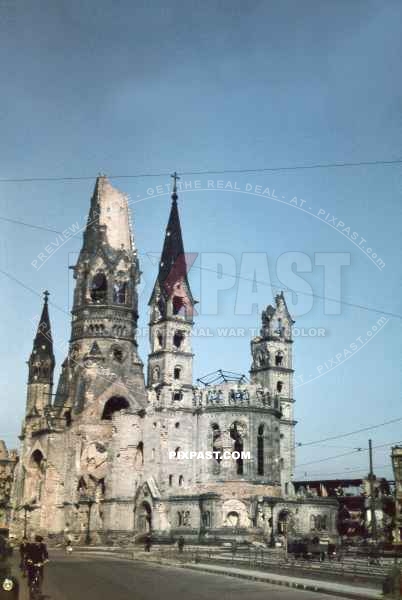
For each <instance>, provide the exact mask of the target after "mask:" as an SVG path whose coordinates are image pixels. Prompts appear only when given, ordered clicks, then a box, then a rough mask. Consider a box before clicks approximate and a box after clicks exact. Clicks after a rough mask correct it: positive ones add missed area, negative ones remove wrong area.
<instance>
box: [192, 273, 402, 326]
mask: <svg viewBox="0 0 402 600" xmlns="http://www.w3.org/2000/svg"><path fill="white" fill-rule="evenodd" d="M191 268H192V269H199V270H202V271H210V272H211V273H216V274H218V275H220V276H222V275H225V277H233V278H234V279H242V280H244V281H250V282H251V283H253V284H258V285H266V286H268V287H270V288H271V289H273V290H275V289H277V290H279V289H282V290H283V291H284V292H294V293H295V294H300V295H302V296H309V297H313V298H319V299H320V300H329V301H330V302H336V303H338V304H345V305H346V306H351V307H353V308H360V309H362V310H366V311H368V312H375V313H378V314H382V315H384V316H385V315H386V316H388V317H394V318H397V319H402V315H401V314H398V313H393V312H387V311H384V310H382V309H379V308H372V307H370V306H365V305H364V304H355V303H353V302H347V301H346V300H338V299H337V298H329V297H328V296H322V295H320V294H314V293H311V294H309V293H308V292H302V291H301V290H294V289H290V288H287V287H283V288H280V287H279V286H276V285H272V284H271V283H268V282H267V281H258V280H257V279H253V278H251V277H242V276H241V275H232V274H230V273H225V272H223V271H216V270H215V269H209V268H208V267H198V266H196V265H192V267H191Z"/></svg>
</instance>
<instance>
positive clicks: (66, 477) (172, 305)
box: [11, 176, 337, 545]
mask: <svg viewBox="0 0 402 600" xmlns="http://www.w3.org/2000/svg"><path fill="white" fill-rule="evenodd" d="M177 200H178V191H177V183H176V177H174V180H173V189H172V195H171V208H170V215H169V218H168V223H167V227H166V232H165V238H164V242H163V249H162V253H161V258H160V262H159V267H158V274H157V277H156V281H155V284H154V288H153V292H152V295H151V298H150V301H149V344H150V352H149V355H148V357H147V361H146V368H145V369H144V364H143V362H142V360H141V358H140V356H139V353H138V346H137V341H136V329H137V320H138V311H139V310H146V307H144V306H141V307H139V306H138V296H137V286H138V283H139V281H140V275H141V273H140V265H139V259H138V254H137V250H136V247H135V243H134V240H133V233H132V231H131V222H130V215H129V206H128V204H129V203H128V198H127V196H126V195H125V194H123V193H122V192H120V191H119V190H117V189H115V188H114V187H113V186H112V185H111V183H110V182H109V181H108V179H107V178H106V177H105V176H99V177H98V179H97V181H96V184H95V188H94V192H93V195H92V199H91V206H90V212H89V217H88V222H87V225H86V229H85V231H84V234H83V244H82V249H81V252H80V254H79V258H78V261H77V264H76V265H75V267H74V278H75V290H74V300H73V308H72V322H71V338H70V343H69V351H68V355H67V357H66V358H65V360H64V362H63V363H62V365H61V372H60V377H59V381H58V383H57V387H56V386H55V387H54V381H53V374H54V369H55V358H54V352H53V341H52V332H51V322H50V315H49V301H48V293H47V292H45V296H44V305H43V310H42V315H41V318H40V321H39V324H38V328H37V332H36V336H35V339H34V342H33V349H32V353H31V355H30V357H29V361H28V385H27V399H26V412H25V418H24V421H23V425H22V431H21V435H20V440H21V446H20V458H19V462H18V464H17V466H16V468H15V475H14V483H13V491H12V504H13V507H14V510H13V514H12V527H11V529H12V531H14V533H16V534H21V532H22V531H23V528H24V526H25V527H26V526H27V523H26V520H27V519H28V531H29V532H36V533H37V532H39V533H42V534H45V535H46V536H47V538H48V540H49V541H51V540H52V539H53V540H54V541H55V542H57V541H60V540H61V539H62V538H63V535H64V534H63V532H64V533H65V532H66V531H67V530H68V531H69V533H70V535H71V537H72V539H73V540H74V542H75V543H76V544H83V543H87V544H102V545H104V544H130V543H133V542H135V540H138V539H140V538H141V536H143V535H144V534H145V533H150V534H151V536H152V538H153V539H154V540H166V541H169V540H174V539H177V537H178V536H180V535H182V536H184V537H185V538H186V539H187V540H188V541H193V542H202V541H206V542H207V541H208V540H211V541H214V540H215V541H219V540H225V539H231V538H233V536H236V538H237V539H239V538H240V539H248V540H260V541H265V542H266V543H272V544H273V543H275V542H276V541H277V540H278V539H280V538H281V536H284V535H286V534H287V535H290V536H294V537H296V536H301V535H306V534H317V533H319V534H320V535H322V534H325V535H327V536H328V537H333V536H335V535H336V515H337V502H336V500H334V499H332V498H311V497H309V498H307V497H306V496H305V495H303V494H300V493H298V494H296V493H295V490H294V487H293V485H292V474H293V471H294V466H295V436H294V430H295V425H296V422H295V420H294V395H293V372H294V371H293V362H292V349H293V343H292V325H293V321H292V317H291V315H290V314H289V312H288V309H287V306H286V301H285V297H284V295H283V294H279V295H277V296H276V298H275V301H274V304H273V305H269V306H268V307H267V308H266V309H265V310H264V311H263V313H262V315H261V330H260V335H259V336H258V337H255V338H253V339H252V340H251V367H250V377H249V378H245V377H244V376H237V375H236V374H234V373H230V372H225V371H221V370H220V371H217V372H216V373H215V374H212V375H210V376H208V377H205V378H200V379H198V380H197V385H195V383H194V381H193V352H192V346H191V332H192V328H193V326H194V319H195V310H194V306H195V303H196V301H195V299H194V298H193V295H192V293H191V289H190V283H189V279H188V275H187V265H186V254H185V250H184V244H183V237H182V230H181V223H180V218H179V210H178V203H177ZM161 241H162V240H161ZM211 352H213V342H211ZM218 366H220V365H217V367H218ZM144 370H145V371H146V373H144ZM207 451H210V452H213V453H214V454H213V458H212V460H197V459H196V458H194V457H193V458H192V459H181V458H180V456H181V455H182V454H183V453H184V454H186V453H190V452H197V453H199V452H202V453H205V452H207ZM225 451H229V452H231V453H232V452H233V451H235V452H236V458H233V455H232V456H231V457H230V458H227V457H226V456H227V452H225ZM242 452H249V453H250V456H251V460H245V459H243V457H242V456H243V455H242ZM24 507H25V508H24ZM21 508H24V510H21ZM24 519H25V523H24Z"/></svg>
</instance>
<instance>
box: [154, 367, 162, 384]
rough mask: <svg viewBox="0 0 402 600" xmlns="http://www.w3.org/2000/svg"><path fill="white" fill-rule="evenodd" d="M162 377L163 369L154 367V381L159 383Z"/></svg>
mask: <svg viewBox="0 0 402 600" xmlns="http://www.w3.org/2000/svg"><path fill="white" fill-rule="evenodd" d="M160 378H161V370H160V368H159V367H158V366H156V367H154V368H153V369H152V383H157V382H158V381H159V380H160Z"/></svg>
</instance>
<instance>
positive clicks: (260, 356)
mask: <svg viewBox="0 0 402 600" xmlns="http://www.w3.org/2000/svg"><path fill="white" fill-rule="evenodd" d="M293 324H294V321H293V319H292V317H291V316H290V314H289V311H288V308H287V306H286V300H285V297H284V294H283V292H281V293H280V294H278V295H277V296H276V297H275V306H271V305H269V306H268V307H267V308H266V310H264V311H263V313H262V327H261V331H260V335H259V336H258V337H255V338H254V339H252V340H251V354H252V359H253V362H252V365H251V369H250V377H251V381H252V382H253V383H256V384H259V385H261V386H262V388H263V389H264V390H265V391H266V393H268V394H269V396H270V397H271V398H275V399H276V401H277V402H278V403H279V405H280V407H281V413H282V417H281V422H280V434H281V435H280V440H281V483H282V491H283V493H284V494H285V495H287V494H290V493H291V489H292V486H291V485H290V482H291V478H292V474H293V471H294V466H295V438H294V427H295V425H296V421H294V418H293V412H294V409H293V405H294V398H293V373H294V371H293V360H292V348H293V340H292V326H293Z"/></svg>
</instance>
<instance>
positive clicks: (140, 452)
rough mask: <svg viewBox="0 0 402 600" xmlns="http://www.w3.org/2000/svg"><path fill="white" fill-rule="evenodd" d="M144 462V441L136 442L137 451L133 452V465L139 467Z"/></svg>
mask: <svg viewBox="0 0 402 600" xmlns="http://www.w3.org/2000/svg"><path fill="white" fill-rule="evenodd" d="M143 464H144V443H143V442H138V446H137V452H136V453H135V465H136V466H137V467H140V466H142V465H143Z"/></svg>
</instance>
